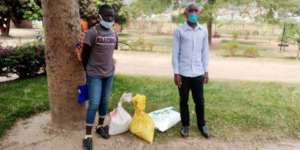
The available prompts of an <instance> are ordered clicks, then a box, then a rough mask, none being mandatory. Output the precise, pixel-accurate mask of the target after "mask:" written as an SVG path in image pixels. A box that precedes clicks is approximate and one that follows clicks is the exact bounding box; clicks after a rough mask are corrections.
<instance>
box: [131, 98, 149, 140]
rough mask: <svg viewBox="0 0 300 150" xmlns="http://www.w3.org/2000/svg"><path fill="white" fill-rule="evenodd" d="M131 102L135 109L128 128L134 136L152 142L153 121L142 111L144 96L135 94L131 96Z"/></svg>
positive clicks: (144, 105) (144, 104) (144, 102)
mask: <svg viewBox="0 0 300 150" xmlns="http://www.w3.org/2000/svg"><path fill="white" fill-rule="evenodd" d="M132 103H133V107H134V110H135V111H134V115H133V118H132V121H131V124H130V127H129V130H130V132H131V133H133V134H135V135H136V136H138V137H140V138H142V139H144V140H146V141H147V142H149V143H152V142H153V138H154V122H153V120H152V119H151V117H150V116H149V115H148V114H147V113H145V112H144V110H145V107H146V96H144V95H136V96H135V97H133V99H132Z"/></svg>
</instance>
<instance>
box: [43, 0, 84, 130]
mask: <svg viewBox="0 0 300 150" xmlns="http://www.w3.org/2000/svg"><path fill="white" fill-rule="evenodd" d="M78 5H79V4H78V1H77V0H42V7H43V15H44V18H43V21H44V22H43V24H44V28H45V37H46V63H47V68H46V69H47V76H48V93H49V101H50V109H51V119H52V123H53V124H54V125H56V126H57V127H59V128H67V129H75V128H78V127H83V125H84V114H85V106H83V105H82V106H80V105H78V104H77V103H76V95H77V90H76V89H77V86H78V85H79V84H82V83H83V81H84V72H83V69H82V67H81V64H80V62H79V61H78V60H77V59H76V55H75V53H74V49H75V44H76V43H77V42H78V41H79V36H80V24H79V6H78Z"/></svg>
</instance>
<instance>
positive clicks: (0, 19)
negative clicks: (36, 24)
mask: <svg viewBox="0 0 300 150" xmlns="http://www.w3.org/2000/svg"><path fill="white" fill-rule="evenodd" d="M41 17H42V11H41V7H40V1H39V0H1V1H0V30H1V35H2V36H8V35H9V29H10V22H11V20H12V21H13V22H14V23H15V24H18V23H20V21H21V20H40V19H41Z"/></svg>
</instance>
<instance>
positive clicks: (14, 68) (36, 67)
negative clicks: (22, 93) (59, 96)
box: [0, 43, 46, 78]
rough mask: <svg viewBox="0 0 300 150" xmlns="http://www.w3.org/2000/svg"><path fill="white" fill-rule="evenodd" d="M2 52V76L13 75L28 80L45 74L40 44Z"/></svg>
mask: <svg viewBox="0 0 300 150" xmlns="http://www.w3.org/2000/svg"><path fill="white" fill-rule="evenodd" d="M2 51H3V52H1V53H0V62H1V64H0V67H1V69H0V70H1V72H2V75H8V73H15V74H17V75H18V76H19V78H28V77H34V76H36V75H38V74H39V73H41V72H45V66H46V64H45V53H44V46H43V45H42V44H40V43H29V44H25V45H22V46H19V47H16V48H14V49H12V48H11V49H6V50H2Z"/></svg>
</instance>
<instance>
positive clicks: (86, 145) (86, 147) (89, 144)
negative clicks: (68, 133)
mask: <svg viewBox="0 0 300 150" xmlns="http://www.w3.org/2000/svg"><path fill="white" fill-rule="evenodd" d="M82 147H83V150H93V139H92V138H91V137H88V138H85V139H83V141H82Z"/></svg>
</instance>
